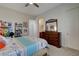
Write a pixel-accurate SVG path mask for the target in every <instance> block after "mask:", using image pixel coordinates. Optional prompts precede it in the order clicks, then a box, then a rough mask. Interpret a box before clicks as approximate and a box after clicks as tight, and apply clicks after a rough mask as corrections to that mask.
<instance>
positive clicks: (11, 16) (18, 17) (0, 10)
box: [0, 6, 28, 31]
mask: <svg viewBox="0 0 79 59" xmlns="http://www.w3.org/2000/svg"><path fill="white" fill-rule="evenodd" d="M0 20H3V21H8V22H12V23H13V25H14V23H15V22H18V23H22V22H23V21H27V20H28V18H27V16H26V15H25V14H22V13H19V12H17V11H14V10H11V9H8V8H5V7H1V6H0ZM13 31H14V30H13Z"/></svg>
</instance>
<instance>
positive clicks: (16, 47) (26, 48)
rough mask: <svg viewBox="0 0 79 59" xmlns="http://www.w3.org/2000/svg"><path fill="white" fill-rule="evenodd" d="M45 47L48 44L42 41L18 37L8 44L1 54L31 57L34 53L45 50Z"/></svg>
mask: <svg viewBox="0 0 79 59" xmlns="http://www.w3.org/2000/svg"><path fill="white" fill-rule="evenodd" d="M47 45H48V44H47V42H46V41H45V40H44V39H40V38H35V37H18V38H14V39H13V40H12V41H11V42H10V46H8V47H7V48H8V49H7V51H5V53H2V54H3V55H11V56H15V55H16V56H17V55H18V56H32V55H33V54H34V53H35V52H37V51H38V50H40V49H42V48H45V47H46V46H47ZM9 48H10V49H9Z"/></svg>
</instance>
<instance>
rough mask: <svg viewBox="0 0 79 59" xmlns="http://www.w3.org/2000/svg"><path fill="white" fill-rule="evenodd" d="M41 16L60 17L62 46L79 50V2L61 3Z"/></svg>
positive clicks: (46, 18)
mask: <svg viewBox="0 0 79 59" xmlns="http://www.w3.org/2000/svg"><path fill="white" fill-rule="evenodd" d="M39 16H43V17H45V20H48V19H58V31H59V32H61V44H62V46H64V47H69V48H73V49H77V50H79V4H61V5H60V6H57V7H56V8H54V9H51V10H49V11H48V12H46V13H43V14H41V15H39ZM39 16H38V17H39Z"/></svg>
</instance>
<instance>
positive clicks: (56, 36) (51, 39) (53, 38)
mask: <svg viewBox="0 0 79 59" xmlns="http://www.w3.org/2000/svg"><path fill="white" fill-rule="evenodd" d="M40 38H43V39H45V40H46V41H47V42H48V43H49V44H51V45H54V46H56V47H58V48H60V47H61V45H60V32H53V31H46V32H40Z"/></svg>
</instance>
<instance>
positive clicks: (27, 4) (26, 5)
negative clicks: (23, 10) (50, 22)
mask: <svg viewBox="0 0 79 59" xmlns="http://www.w3.org/2000/svg"><path fill="white" fill-rule="evenodd" d="M29 5H30V3H26V4H25V7H28V6H29ZM33 5H34V6H36V7H37V8H39V5H38V4H37V3H33Z"/></svg>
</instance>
